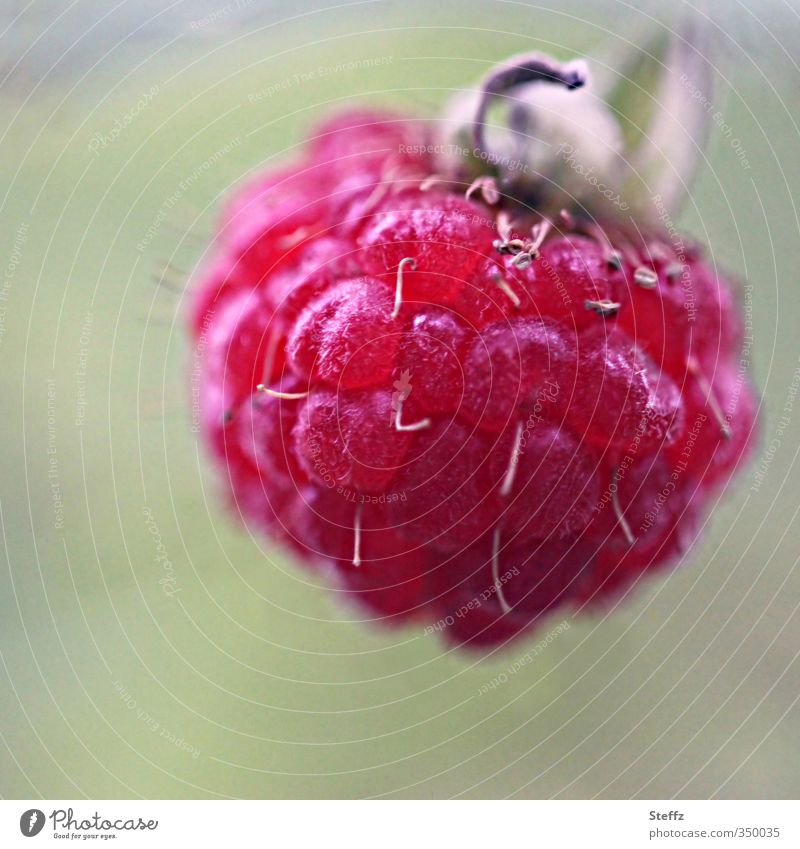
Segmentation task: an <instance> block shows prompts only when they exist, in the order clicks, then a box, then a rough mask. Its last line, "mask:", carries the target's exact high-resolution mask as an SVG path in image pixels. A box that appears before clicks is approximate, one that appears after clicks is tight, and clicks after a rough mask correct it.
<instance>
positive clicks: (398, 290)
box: [392, 256, 417, 318]
mask: <svg viewBox="0 0 800 849" xmlns="http://www.w3.org/2000/svg"><path fill="white" fill-rule="evenodd" d="M405 266H408V267H409V268H410V269H411V270H412V271H415V270H416V268H417V263H416V261H415V260H414V257H412V256H406V257H403V259H401V260H400V262H399V263H398V265H397V283H396V285H395V290H394V309H393V310H392V318H397V316H398V315H399V314H400V307H401V306H402V303H403V269H404V268H405Z"/></svg>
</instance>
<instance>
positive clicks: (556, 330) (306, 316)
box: [192, 57, 756, 646]
mask: <svg viewBox="0 0 800 849" xmlns="http://www.w3.org/2000/svg"><path fill="white" fill-rule="evenodd" d="M512 70H513V71H514V74H512V75H511V76H509V77H508V79H512V78H513V83H509V85H514V86H516V85H517V84H520V83H522V82H525V81H526V80H536V79H542V78H545V79H547V80H548V81H550V82H557V83H561V84H563V85H565V86H566V87H568V88H576V87H579V86H580V84H581V81H582V77H581V76H580V74H579V73H578V72H577V71H575V70H571V69H565V68H559V67H558V66H556V65H552V64H548V63H547V62H546V61H545V60H542V59H541V58H533V59H532V58H531V57H527V58H526V59H525V60H524V61H521V62H520V63H518V64H516V65H513V66H512ZM504 73H506V72H505V71H504V70H503V69H501V71H500V72H498V74H497V75H496V76H494V77H490V79H489V80H488V81H487V83H486V85H485V89H484V101H485V100H486V99H487V98H489V97H490V96H493V94H495V93H497V92H498V91H501V90H502V87H501V86H500V85H499V83H498V80H505V79H506V78H507V77H506V76H503V74H504ZM484 111H485V103H483V104H482V106H481V107H480V108H479V110H478V113H477V114H478V115H479V116H482V115H483V113H484ZM426 126H427V125H425V124H423V123H416V122H414V121H410V120H408V119H406V118H404V117H402V116H397V115H391V114H383V113H379V112H353V113H349V114H345V115H343V116H339V117H336V118H334V119H333V120H332V121H329V122H327V123H326V124H324V125H322V127H320V128H319V130H318V131H317V132H316V133H314V134H313V137H312V139H311V141H310V143H309V145H308V146H307V148H306V151H305V153H304V154H302V155H301V156H300V157H299V158H298V159H297V161H296V162H295V163H293V164H292V165H291V166H290V167H288V168H285V169H284V170H282V171H280V172H274V173H269V174H266V175H263V176H261V177H259V178H258V179H256V180H254V181H253V182H252V183H251V184H250V185H248V186H245V188H244V189H242V190H241V191H240V192H239V194H238V195H236V196H235V197H234V199H233V201H232V202H231V203H230V204H229V206H228V208H227V210H226V212H225V215H224V216H223V220H222V224H221V228H220V235H219V240H218V252H217V257H216V258H215V260H214V262H213V264H212V265H211V266H210V268H209V270H208V272H207V275H206V278H205V280H204V281H203V283H202V285H201V286H200V287H199V288H198V291H197V295H196V302H195V309H194V311H193V317H192V330H193V332H194V334H195V336H196V337H197V339H198V343H200V342H202V350H203V363H204V381H203V390H202V396H201V403H202V414H203V417H202V421H203V431H204V436H205V439H206V441H207V442H208V443H209V445H210V446H212V448H213V450H214V454H215V456H216V457H217V459H218V462H219V463H220V464H221V466H222V467H223V471H224V478H225V480H226V481H227V482H228V484H229V486H230V490H231V494H232V497H233V501H234V503H235V505H236V507H237V509H239V511H240V512H241V513H242V515H243V516H244V518H245V519H246V520H247V521H248V522H249V523H250V524H252V526H253V527H255V528H259V529H261V530H264V531H265V532H267V533H269V534H270V535H272V536H273V537H275V538H276V539H279V540H281V541H283V542H284V543H285V544H286V545H288V546H290V547H291V548H292V549H293V550H294V551H295V552H296V553H297V554H298V555H299V556H300V559H302V560H303V561H304V562H306V563H307V564H309V565H310V566H312V567H314V568H317V569H320V570H322V571H324V573H325V574H327V575H329V576H330V578H331V580H332V582H333V583H334V585H335V588H336V591H337V594H338V595H340V597H341V598H342V599H344V600H345V601H347V602H350V601H352V602H355V603H357V605H358V606H359V607H360V608H361V609H362V610H365V611H366V612H367V615H368V616H369V618H372V619H377V620H380V621H384V622H391V623H401V622H405V621H407V620H409V619H411V618H415V619H419V620H420V621H422V622H425V623H427V624H428V625H429V626H430V627H432V628H435V629H437V630H441V631H442V632H443V634H444V636H445V638H446V639H448V640H449V641H451V642H455V643H465V644H468V645H471V646H493V645H497V644H499V643H502V642H505V641H507V640H509V639H511V638H513V637H515V636H517V635H519V634H521V633H523V632H526V631H528V630H530V629H531V628H532V627H533V626H534V625H535V624H536V623H538V622H539V621H540V619H541V617H542V616H544V615H545V614H547V613H548V612H550V611H551V610H553V609H554V608H555V607H557V606H569V607H576V608H577V607H583V606H585V605H587V604H596V603H598V602H608V601H610V600H613V599H615V598H616V597H617V596H618V595H619V594H621V593H623V592H624V591H625V590H626V589H627V588H628V587H630V586H631V584H633V582H635V581H636V580H637V579H638V578H639V577H640V576H641V575H642V574H644V573H646V572H648V571H649V570H652V569H654V568H656V567H659V566H662V565H666V564H670V563H674V562H675V561H676V560H677V559H679V558H680V557H681V556H682V555H683V554H684V553H685V551H686V549H687V547H688V545H689V544H690V543H691V541H692V540H693V538H694V535H695V532H696V529H697V527H699V525H700V524H701V521H702V519H703V518H704V516H705V513H706V511H707V509H708V505H709V503H710V500H711V498H712V496H713V495H714V493H715V492H716V491H717V490H718V489H719V488H720V487H721V486H722V485H723V484H724V483H725V482H727V480H728V479H729V478H730V476H731V474H732V473H733V471H734V470H735V469H736V468H737V467H738V466H739V465H740V464H741V462H742V460H743V458H744V457H745V456H746V454H747V452H748V449H749V447H750V445H751V444H752V439H753V436H752V435H753V432H754V425H755V414H756V400H755V396H754V393H753V390H752V388H751V386H750V383H749V381H748V379H747V376H746V375H745V374H744V373H743V372H742V371H741V370H740V369H738V367H737V363H738V358H739V352H740V348H741V337H742V332H741V321H740V317H739V315H738V308H737V306H736V297H735V291H734V287H733V286H732V284H731V283H730V282H729V281H728V280H727V279H725V278H723V277H721V276H720V275H719V274H718V273H717V272H716V270H715V269H714V268H713V267H712V266H710V265H709V264H707V263H706V261H705V260H704V258H703V255H702V252H701V251H700V249H699V248H696V247H691V248H688V249H687V248H685V247H684V246H683V244H682V243H681V244H680V245H675V244H674V243H673V242H672V241H671V240H670V238H669V235H668V234H665V233H664V232H663V231H662V228H661V226H660V225H659V224H658V222H657V219H653V217H652V216H650V217H648V216H646V215H644V216H643V217H642V218H641V219H640V220H637V221H636V226H635V227H631V226H630V224H629V223H626V222H625V221H624V219H622V218H621V217H620V216H618V215H615V214H611V213H609V211H608V210H607V209H606V208H604V209H603V210H602V215H597V216H595V217H594V218H593V217H592V216H591V215H588V214H586V206H585V204H586V201H584V202H583V205H580V206H573V208H571V209H569V210H564V211H563V212H562V213H561V214H558V215H557V214H552V213H551V211H550V206H551V204H552V201H553V198H552V196H551V193H550V192H551V190H549V189H548V190H547V191H545V189H544V188H543V184H542V183H540V182H536V181H535V180H534V181H533V182H530V180H531V179H532V178H531V177H530V176H529V172H530V169H528V172H526V171H525V170H524V169H520V168H516V169H513V170H512V169H510V168H504V166H503V164H502V161H501V160H498V159H497V157H495V159H492V158H491V157H476V156H472V157H467V159H466V160H464V161H462V160H458V161H449V162H446V163H444V164H443V163H441V162H437V163H434V162H433V161H432V160H431V158H430V157H429V156H428V154H427V151H428V150H429V149H431V146H430V135H429V130H428V129H426ZM472 129H473V130H474V141H475V143H476V145H477V146H476V148H475V149H476V150H480V149H481V148H482V145H485V144H487V143H486V142H485V141H484V139H483V132H482V123H481V118H476V123H475V124H474V126H473V127H472ZM555 141H556V142H557V141H558V140H557V139H556V140H555ZM486 162H492V163H493V165H492V167H491V169H490V172H491V173H486V171H485V170H484V171H483V172H482V171H481V169H484V167H485V165H486ZM498 163H499V164H498ZM437 169H438V172H437ZM537 173H538V172H537ZM476 176H477V179H474V178H475V177H476ZM560 201H561V205H568V204H569V199H568V197H567V196H564V197H563V198H561V199H560ZM654 220H655V223H654Z"/></svg>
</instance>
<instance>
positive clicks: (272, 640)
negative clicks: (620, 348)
mask: <svg viewBox="0 0 800 849" xmlns="http://www.w3.org/2000/svg"><path fill="white" fill-rule="evenodd" d="M666 5H667V4H663V3H640V4H634V5H631V4H628V3H624V2H614V0H602V2H591V3H590V2H587V0H584V2H553V0H550V1H549V2H543V3H524V2H519V3H517V2H494V0H484V2H481V3H474V2H458V3H456V2H455V0H450V2H439V3H424V2H416V0H415V1H414V2H402V3H401V2H358V3H346V4H344V5H336V6H334V5H331V6H330V8H326V7H324V6H323V5H322V4H320V3H302V2H299V3H298V2H295V3H291V4H290V3H272V4H266V3H257V2H254V0H231V2H229V3H227V4H226V3H224V2H220V1H219V0H218V2H216V3H214V2H195V3H192V4H190V3H188V2H184V3H173V4H168V3H166V2H163V3H153V2H149V3H133V2H125V3H120V4H118V5H116V6H112V5H111V4H103V3H100V2H82V3H81V2H78V3H73V4H67V3H63V2H62V3H55V2H38V3H35V4H32V5H31V6H30V8H25V9H23V6H22V4H19V6H18V4H15V3H10V2H6V3H4V4H3V7H2V11H0V24H2V26H0V31H2V35H1V36H0V45H2V57H3V59H2V66H0V79H2V83H1V84H0V98H1V99H0V106H2V109H1V110H0V127H2V137H0V169H2V180H0V188H2V207H1V208H0V233H2V236H3V238H2V256H1V257H0V261H2V266H3V273H2V278H0V356H1V357H2V372H0V374H1V375H2V416H0V440H1V442H0V444H2V449H3V450H2V454H1V455H0V466H1V468H2V477H0V522H2V533H3V546H2V549H1V550H0V561H2V564H1V565H0V649H1V650H2V665H0V733H1V734H2V738H1V739H2V745H0V794H2V795H3V796H4V797H31V798H36V797H44V798H48V797H84V796H86V797H90V798H92V797H94V798H112V797H138V796H142V797H211V798H213V797H265V798H273V797H279V798H283V797H365V796H379V795H380V796H391V797H423V798H428V797H443V796H444V797H450V796H459V795H460V796H466V797H486V796H488V797H505V796H516V797H536V798H548V797H562V798H569V797H581V798H584V797H593V796H600V797H631V796H637V797H688V798H692V797H699V798H703V797H709V796H718V797H743V796H744V797H750V796H755V797H796V796H797V794H798V792H799V791H800V767H798V763H797V743H796V741H797V736H798V730H800V707H798V705H797V700H798V695H799V694H800V688H799V687H798V676H799V674H800V665H799V664H798V662H797V655H798V648H799V645H798V643H799V640H798V638H799V637H800V615H798V611H797V607H798V599H800V572H798V569H797V552H798V538H800V522H798V518H797V512H798V508H799V507H800V494H799V493H800V468H798V464H797V452H798V448H800V426H799V423H798V420H797V416H796V415H794V411H793V407H794V404H795V400H796V399H795V394H796V392H797V385H798V384H797V381H798V376H799V375H800V372H798V371H797V370H798V355H799V354H800V334H798V332H797V323H798V316H800V287H798V282H797V281H798V262H800V234H799V232H798V231H799V229H800V228H799V227H798V215H797V209H796V207H795V197H796V196H797V195H798V193H800V167H798V162H800V155H799V154H800V146H798V128H797V125H796V123H795V119H796V116H797V115H798V114H799V113H800V86H798V68H797V66H796V64H795V62H794V60H793V58H792V57H793V56H795V57H796V56H797V55H798V47H799V46H800V17H798V7H797V5H796V4H789V3H781V2H774V3H767V2H763V3H748V4H746V5H745V4H740V3H735V2H719V3H705V4H703V5H702V9H703V10H705V13H707V14H710V15H711V17H712V19H713V21H714V23H713V27H714V28H715V29H716V32H717V42H718V48H717V49H718V51H719V55H718V71H719V72H718V80H717V82H718V88H717V91H716V93H715V94H714V95H713V101H714V104H715V106H717V107H718V109H719V111H720V113H721V115H722V116H723V120H724V123H725V125H727V126H729V127H730V128H732V129H731V130H730V131H729V132H728V131H726V130H724V128H723V127H722V126H721V125H719V124H714V125H712V128H711V133H710V138H709V145H708V156H709V158H708V161H707V162H705V163H704V164H703V167H702V173H701V175H700V177H699V179H698V180H697V182H696V184H695V185H694V188H693V192H692V196H691V198H690V200H689V203H688V204H687V205H686V209H685V212H684V214H683V216H682V218H681V226H682V227H683V228H685V229H686V230H687V231H690V232H693V233H695V234H697V235H698V236H700V237H702V238H703V239H704V240H705V241H707V242H708V243H709V245H710V247H711V251H712V253H713V256H714V259H715V260H717V261H718V262H720V263H722V264H724V265H725V266H727V267H728V268H730V269H732V270H734V271H735V272H737V273H738V274H739V275H741V276H742V277H744V278H745V279H746V280H747V281H748V282H749V283H751V284H752V285H753V295H752V299H751V302H750V303H749V304H748V308H749V309H751V310H752V313H751V318H752V335H753V340H754V341H753V362H754V373H755V379H756V381H757V383H758V385H759V387H760V388H761V390H762V392H763V396H764V403H763V414H764V418H763V434H762V439H761V445H760V446H759V448H758V450H757V452H756V457H755V459H754V461H753V463H752V465H751V467H750V468H749V469H748V470H746V471H745V472H744V474H743V475H742V476H741V477H740V479H739V482H738V486H737V487H735V488H734V489H733V490H732V491H731V492H730V493H729V494H728V495H727V497H726V498H725V499H724V501H723V502H722V503H720V505H719V507H718V508H717V510H716V511H715V513H714V516H713V519H712V521H711V522H710V523H709V527H708V529H707V533H706V535H705V537H704V539H703V541H702V543H701V544H700V546H699V547H698V549H697V550H696V552H695V554H694V557H693V558H692V561H691V563H690V564H687V565H685V566H684V567H683V568H681V569H678V570H676V571H675V572H674V573H672V574H670V575H669V576H665V577H664V578H663V579H658V580H654V581H649V582H647V583H645V584H644V585H642V586H640V587H639V588H638V589H637V591H636V592H635V593H634V594H633V595H632V597H631V598H629V599H628V600H626V601H625V603H622V604H620V605H618V606H617V607H616V608H615V609H614V610H609V611H608V612H607V613H596V614H593V615H592V616H584V617H579V618H576V619H569V624H570V627H569V629H568V630H565V631H563V633H560V634H559V635H558V636H557V637H556V638H555V639H554V640H553V641H552V643H551V644H550V645H549V646H548V647H547V649H546V650H544V651H541V652H540V653H538V654H536V653H535V652H536V650H535V645H536V642H537V638H536V637H535V636H534V638H533V639H531V640H529V641H527V642H524V643H522V644H520V645H518V646H515V647H514V648H512V649H511V650H509V651H506V652H505V653H503V654H501V655H494V656H490V657H485V658H479V657H477V656H474V655H464V654H460V653H456V652H453V651H447V650H444V649H443V648H442V646H441V645H440V644H439V642H438V641H437V639H436V637H435V636H426V635H425V634H424V633H423V632H422V629H421V628H420V627H416V628H411V629H408V630H404V631H395V632H389V633H387V632H379V631H376V630H374V629H373V628H371V627H369V626H368V625H364V624H363V623H358V622H355V621H353V619H354V617H353V615H352V613H349V612H347V611H343V610H342V609H340V608H339V607H338V606H337V604H336V602H335V600H334V599H333V598H332V597H331V595H330V594H328V593H326V592H323V591H322V590H321V589H320V587H319V586H318V585H317V584H316V583H315V582H314V581H313V580H312V579H311V578H310V577H309V575H308V573H306V572H303V571H299V570H297V569H295V568H293V566H292V565H291V563H289V562H288V561H287V559H285V558H284V557H282V556H281V555H280V554H279V553H276V552H275V551H274V550H273V549H272V548H270V546H269V545H268V544H267V543H266V542H264V541H263V540H260V539H255V538H252V537H250V536H249V535H248V534H247V533H246V532H245V531H244V530H243V529H242V528H241V527H239V526H238V525H237V523H236V522H234V521H233V520H232V519H231V518H230V517H229V516H228V515H227V514H226V512H225V510H224V508H223V505H222V500H221V498H220V491H219V488H218V487H217V485H216V483H215V481H214V477H213V475H212V474H210V472H209V469H208V468H207V466H206V464H205V462H204V460H203V456H202V451H201V448H200V445H199V443H198V438H197V435H196V434H195V433H193V432H192V427H191V425H192V422H191V415H190V400H189V399H190V395H189V370H190V352H189V350H188V346H187V341H186V338H185V333H184V319H183V315H184V312H185V306H186V303H185V296H184V295H183V294H182V291H183V287H184V285H185V283H186V279H187V276H188V274H190V273H191V270H192V269H193V268H194V267H195V265H196V264H197V263H198V262H200V261H201V258H202V253H203V250H204V248H205V243H204V240H205V239H207V238H208V237H209V236H210V234H211V233H212V228H213V222H214V215H215V211H216V210H217V209H218V206H219V202H220V198H221V197H222V196H224V195H225V193H226V191H227V190H228V188H229V187H230V186H231V185H232V184H233V183H235V182H237V181H238V180H240V179H241V178H242V177H244V176H246V175H247V174H248V172H250V171H251V169H254V168H257V167H258V166H260V165H263V164H264V163H266V162H268V161H272V160H273V159H274V158H276V157H279V156H280V155H281V154H282V153H283V152H285V151H289V150H291V148H292V147H293V146H295V145H296V144H297V143H298V142H299V140H300V139H301V137H302V134H303V131H304V129H305V128H306V127H307V126H308V125H309V124H310V122H312V121H313V120H314V119H315V118H317V117H318V116H319V114H320V113H321V112H323V111H324V110H327V109H329V108H332V107H335V106H336V105H337V104H344V103H365V102H375V101H378V100H380V101H386V100H391V101H393V102H395V103H398V104H401V105H405V106H407V107H408V108H410V109H412V110H416V111H421V112H431V111H433V110H435V109H436V108H437V107H438V105H439V104H441V103H442V101H443V100H444V99H445V98H446V97H447V95H448V94H449V93H450V92H452V91H453V90H454V89H456V88H458V87H459V86H460V85H464V84H467V83H469V82H472V81H473V80H474V79H476V78H477V77H479V76H480V75H481V74H482V73H484V72H485V70H486V69H487V67H488V66H489V65H490V64H491V63H494V62H496V61H498V60H500V59H501V58H503V57H505V56H506V55H508V54H510V53H513V52H516V51H520V50H528V49H539V50H546V51H548V52H551V53H554V54H556V55H558V56H562V57H568V56H572V55H576V54H582V53H589V54H591V55H596V56H601V57H603V59H604V60H605V61H611V62H613V61H615V57H618V56H620V55H621V54H622V52H623V51H624V48H625V46H626V44H627V43H628V42H634V43H638V41H639V39H640V38H641V35H642V33H644V32H646V31H647V30H648V28H652V27H659V26H673V25H674V24H675V22H676V21H677V20H679V19H680V18H681V17H684V16H686V15H687V14H689V12H690V9H691V7H690V6H689V5H687V4H683V3H681V2H677V3H675V4H669V5H670V7H671V8H668V9H665V8H664V7H665V6H666ZM296 75H299V76H296ZM120 127H121V128H122V129H121V130H120V129H119V128H120ZM733 138H735V139H737V140H738V142H739V146H740V148H741V149H743V150H744V151H746V156H747V159H748V161H749V164H750V168H749V169H747V168H744V167H743V166H742V164H741V162H740V159H739V157H738V156H737V151H736V146H735V145H734V144H733V143H732V139H733ZM197 169H200V171H201V172H202V173H201V176H200V177H199V178H198V179H196V180H192V179H191V178H190V175H191V174H192V173H193V172H195V173H196V172H197ZM187 178H188V179H187ZM182 181H183V182H182ZM165 266H169V271H168V273H167V275H166V278H167V279H166V281H165V283H164V284H163V285H156V283H155V281H154V278H156V277H160V276H161V271H162V270H163V269H164V268H165ZM797 403H800V402H797ZM159 540H160V542H161V545H162V546H163V548H159V547H158V544H159ZM159 558H160V559H159ZM165 588H166V591H165ZM561 621H562V617H560V616H558V615H557V616H556V617H555V619H554V620H552V621H551V626H552V627H556V626H557V625H558V624H559V622H561ZM520 661H523V662H524V665H523V666H522V668H519V671H517V672H516V673H514V671H513V670H510V667H512V665H513V664H514V663H515V662H520ZM496 676H500V678H501V679H503V683H501V684H500V685H498V686H496V687H495V688H494V689H493V690H490V691H489V692H488V693H485V694H483V695H481V694H480V693H481V688H482V687H483V685H485V684H486V683H487V682H490V681H492V680H493V679H495V678H496ZM484 689H485V688H484Z"/></svg>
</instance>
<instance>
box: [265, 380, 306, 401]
mask: <svg viewBox="0 0 800 849" xmlns="http://www.w3.org/2000/svg"><path fill="white" fill-rule="evenodd" d="M256 389H257V390H258V391H259V392H263V393H264V394H265V395H269V397H270V398H283V399H284V401H299V400H300V399H301V398H308V396H309V395H310V394H311V393H310V392H280V391H279V390H277V389H270V388H269V387H268V386H264V384H263V383H259V384H258V386H256Z"/></svg>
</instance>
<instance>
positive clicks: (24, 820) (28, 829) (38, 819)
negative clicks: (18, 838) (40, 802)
mask: <svg viewBox="0 0 800 849" xmlns="http://www.w3.org/2000/svg"><path fill="white" fill-rule="evenodd" d="M43 828H44V812H43V811H40V810H39V809H38V808H31V809H30V810H29V811H25V813H24V814H23V815H22V816H21V817H20V818H19V830H20V831H21V832H22V833H23V834H24V835H25V837H36V835H37V834H38V833H39V832H40V831H41V830H42V829H43Z"/></svg>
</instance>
